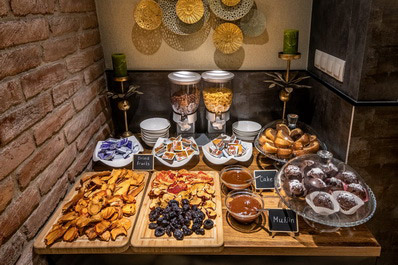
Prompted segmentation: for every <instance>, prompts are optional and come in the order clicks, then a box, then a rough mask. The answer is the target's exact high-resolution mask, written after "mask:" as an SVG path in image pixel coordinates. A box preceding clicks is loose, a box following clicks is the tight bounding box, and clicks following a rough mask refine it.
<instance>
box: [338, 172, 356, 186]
mask: <svg viewBox="0 0 398 265" xmlns="http://www.w3.org/2000/svg"><path fill="white" fill-rule="evenodd" d="M336 178H338V179H340V180H341V181H343V182H344V183H345V184H351V183H358V178H357V176H356V175H355V173H354V172H352V171H343V172H341V173H339V174H337V176H336Z"/></svg>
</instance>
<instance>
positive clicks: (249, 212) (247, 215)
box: [225, 190, 264, 224]
mask: <svg viewBox="0 0 398 265" xmlns="http://www.w3.org/2000/svg"><path fill="white" fill-rule="evenodd" d="M225 205H226V207H227V211H228V213H229V214H230V215H231V216H232V217H233V218H234V219H236V220H237V221H238V222H240V223H244V224H248V223H251V222H253V221H255V220H256V219H257V218H258V217H259V216H260V214H261V211H259V210H261V209H263V208H264V200H263V199H262V198H261V196H260V195H258V194H256V193H254V192H252V191H250V190H234V191H231V192H230V193H228V195H227V197H226V198H225Z"/></svg>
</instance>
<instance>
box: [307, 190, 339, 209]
mask: <svg viewBox="0 0 398 265" xmlns="http://www.w3.org/2000/svg"><path fill="white" fill-rule="evenodd" d="M330 197H331V196H330V195H329V196H328V194H325V193H319V194H318V195H316V196H315V198H314V199H313V200H312V202H313V203H314V205H315V206H317V207H322V208H327V209H330V210H333V209H334V205H333V202H332V200H331V198H330Z"/></svg>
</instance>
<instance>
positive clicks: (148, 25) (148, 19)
mask: <svg viewBox="0 0 398 265" xmlns="http://www.w3.org/2000/svg"><path fill="white" fill-rule="evenodd" d="M134 20H135V22H136V23H137V25H138V26H140V27H141V28H143V29H146V30H154V29H157V28H158V27H159V26H160V24H162V9H160V7H159V5H158V3H156V2H155V1H154V0H141V1H140V2H139V3H138V4H137V6H136V8H135V10H134Z"/></svg>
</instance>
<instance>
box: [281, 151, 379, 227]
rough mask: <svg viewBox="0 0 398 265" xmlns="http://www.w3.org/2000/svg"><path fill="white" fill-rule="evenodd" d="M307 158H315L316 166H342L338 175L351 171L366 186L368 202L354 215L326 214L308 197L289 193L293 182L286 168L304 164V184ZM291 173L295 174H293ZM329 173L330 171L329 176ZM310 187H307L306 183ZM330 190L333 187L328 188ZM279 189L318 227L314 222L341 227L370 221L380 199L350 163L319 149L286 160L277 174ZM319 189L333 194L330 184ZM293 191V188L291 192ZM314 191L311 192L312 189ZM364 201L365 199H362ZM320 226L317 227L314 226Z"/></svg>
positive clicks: (285, 199) (292, 206)
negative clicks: (286, 182) (318, 211)
mask: <svg viewBox="0 0 398 265" xmlns="http://www.w3.org/2000/svg"><path fill="white" fill-rule="evenodd" d="M304 161H313V162H315V164H314V165H313V167H319V168H324V166H325V165H328V164H329V163H332V164H333V165H335V166H336V167H337V169H338V172H337V173H336V174H335V175H334V176H338V174H340V173H341V172H346V171H351V172H352V173H354V174H355V176H356V178H357V181H358V183H360V184H361V185H362V187H364V188H365V189H366V193H367V196H366V201H364V200H362V201H364V204H363V205H362V206H361V207H359V208H358V209H357V210H356V211H355V212H354V213H353V214H350V215H347V214H343V213H342V212H341V210H340V211H338V212H335V213H332V214H329V215H322V214H318V213H316V212H315V211H314V209H313V208H312V207H311V206H310V205H309V204H308V203H307V200H306V198H305V196H308V194H305V196H301V197H292V195H291V194H290V195H289V194H287V192H286V189H287V188H286V186H287V185H285V186H284V184H285V183H284V182H285V181H291V179H292V178H291V177H290V179H289V178H288V177H287V176H285V168H286V167H288V166H289V165H296V166H298V167H300V170H301V174H303V176H304V178H303V180H302V183H304V181H305V178H306V177H307V176H306V175H305V174H307V173H306V171H307V172H308V169H309V168H308V167H307V168H306V169H303V163H304ZM290 176H291V175H290ZM328 177H329V175H328V174H327V177H326V178H328ZM346 187H347V185H346V184H345V185H344V190H345V189H346ZM305 188H306V189H307V186H305ZM328 189H329V190H328ZM275 190H276V192H277V193H278V195H279V196H280V198H281V200H282V202H283V203H284V204H285V205H286V206H287V207H289V208H290V209H291V210H293V211H295V212H296V213H297V214H298V215H300V216H302V217H303V218H304V219H305V221H306V222H307V223H308V224H309V225H310V226H312V227H314V225H313V223H316V224H321V225H325V226H328V227H332V228H336V227H337V228H340V227H353V226H357V225H360V224H363V223H366V222H367V221H369V220H370V219H371V218H372V216H373V215H374V213H375V211H376V198H375V195H374V193H373V192H372V190H371V189H370V188H369V186H368V185H367V184H366V183H365V181H364V180H363V179H362V178H361V176H360V175H359V174H358V173H357V172H356V171H355V170H354V169H352V168H351V167H350V166H348V165H347V164H345V163H343V162H342V161H340V160H338V159H335V158H333V155H332V153H331V152H328V151H318V153H317V154H310V155H303V156H300V157H296V158H294V159H292V160H290V161H289V162H288V163H286V164H285V165H284V166H283V167H282V168H281V170H280V171H279V172H278V174H277V176H276V177H275ZM316 191H317V189H313V188H311V192H316ZM318 191H325V192H328V193H331V192H332V191H331V190H330V187H327V188H321V189H318ZM288 192H290V190H289V191H288ZM309 193H310V192H309ZM361 203H362V202H361ZM314 228H316V227H314Z"/></svg>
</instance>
